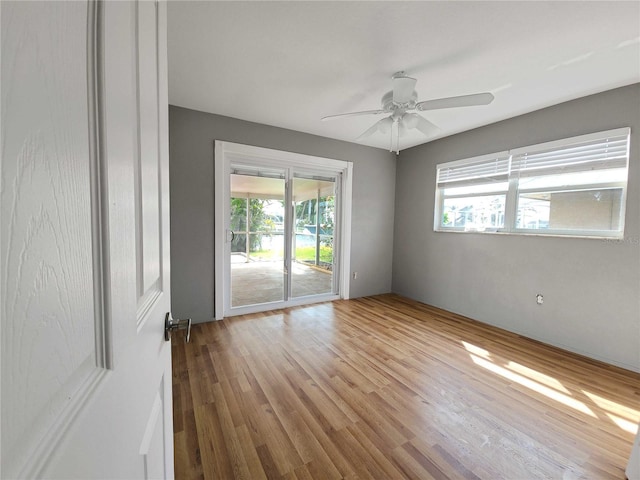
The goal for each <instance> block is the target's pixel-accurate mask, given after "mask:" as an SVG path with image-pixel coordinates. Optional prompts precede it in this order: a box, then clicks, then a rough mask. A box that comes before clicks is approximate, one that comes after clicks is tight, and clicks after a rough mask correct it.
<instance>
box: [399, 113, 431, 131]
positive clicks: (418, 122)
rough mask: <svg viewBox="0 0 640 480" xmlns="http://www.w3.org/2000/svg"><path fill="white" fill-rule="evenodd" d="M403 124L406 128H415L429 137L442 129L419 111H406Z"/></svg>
mask: <svg viewBox="0 0 640 480" xmlns="http://www.w3.org/2000/svg"><path fill="white" fill-rule="evenodd" d="M402 125H403V126H404V127H405V128H406V129H412V128H415V129H416V130H418V131H420V132H422V133H423V134H424V135H426V136H427V137H428V136H430V135H431V134H433V133H436V132H438V131H440V129H439V128H438V127H437V126H436V125H434V124H433V123H431V122H430V121H429V120H427V119H426V118H424V117H422V116H421V115H418V114H417V113H406V114H405V115H404V116H403V117H402Z"/></svg>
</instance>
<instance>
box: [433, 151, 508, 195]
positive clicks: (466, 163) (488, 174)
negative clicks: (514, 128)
mask: <svg viewBox="0 0 640 480" xmlns="http://www.w3.org/2000/svg"><path fill="white" fill-rule="evenodd" d="M437 170H438V177H437V182H438V187H443V186H445V184H446V186H447V187H449V186H462V185H470V184H477V183H490V182H495V181H502V182H504V181H506V180H507V178H508V176H509V153H508V152H500V153H495V154H490V155H483V156H481V157H473V158H468V159H464V160H458V161H456V162H449V163H445V164H441V165H438V166H437Z"/></svg>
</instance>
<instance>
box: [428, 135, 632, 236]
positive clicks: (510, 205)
mask: <svg viewBox="0 0 640 480" xmlns="http://www.w3.org/2000/svg"><path fill="white" fill-rule="evenodd" d="M630 136H631V128H630V127H623V128H616V129H612V130H605V131H601V132H594V133H589V134H586V135H579V136H574V137H569V138H564V139H559V140H554V141H550V142H544V143H539V144H534V145H529V146H526V147H518V148H514V149H511V150H507V151H500V152H496V153H491V154H486V155H480V156H476V157H469V158H465V159H461V160H455V161H452V162H446V163H441V164H437V165H436V186H435V206H434V218H433V229H434V231H435V232H453V233H493V234H508V235H533V236H552V237H577V238H600V239H602V238H608V239H622V238H624V228H625V217H626V198H627V189H628V183H629V161H630V155H629V154H630V146H631V141H630ZM611 137H626V158H625V162H624V163H625V165H624V170H625V180H624V181H612V182H605V183H589V184H588V183H583V184H576V185H564V186H555V187H544V186H543V187H537V188H531V189H520V188H519V186H520V185H519V182H520V179H521V177H520V171H518V170H517V169H514V165H513V159H514V157H515V156H516V155H521V154H523V153H524V152H530V153H532V154H536V152H550V151H553V152H555V151H556V150H553V149H557V151H561V150H562V149H566V148H570V146H571V145H579V144H582V143H586V142H590V141H598V140H602V141H605V140H606V139H608V138H611ZM504 156H507V157H508V164H509V167H508V173H507V184H508V186H507V190H506V191H504V190H500V189H496V190H494V191H488V192H481V193H469V194H457V195H445V193H444V190H445V186H444V185H446V182H447V181H446V180H445V181H444V183H441V182H440V175H441V172H442V171H444V170H445V169H451V168H460V167H462V168H463V167H464V166H465V165H478V164H482V162H483V161H487V162H491V161H492V160H493V159H496V158H503V157H504ZM606 163H607V160H606V159H605V160H603V161H602V164H606ZM605 168H606V167H605ZM612 168H615V167H612ZM618 168H620V167H618ZM592 170H593V168H584V169H580V168H578V169H576V170H575V171H576V172H586V171H592ZM560 174H561V173H559V172H557V171H556V172H555V173H553V172H552V173H547V174H545V173H544V169H542V170H541V173H540V175H537V176H539V177H544V176H553V175H560ZM481 178H483V177H480V179H475V181H474V182H467V183H464V180H463V181H462V182H460V183H459V184H458V185H459V186H470V185H472V184H478V185H483V184H484V183H483V182H482V181H481ZM486 178H487V179H488V181H487V184H490V183H491V182H490V180H491V177H490V176H487V177H486ZM458 185H456V186H458ZM450 188H451V187H450ZM595 189H598V190H610V189H622V194H621V197H620V209H619V215H620V218H619V219H618V225H619V228H618V229H617V230H596V229H558V228H555V229H549V228H547V229H535V228H522V227H518V226H517V217H518V210H519V202H520V195H521V194H522V193H553V192H579V191H590V190H595ZM501 194H504V195H505V209H504V227H502V228H467V227H465V226H462V227H449V226H445V225H443V224H442V220H443V212H444V202H445V200H446V199H448V198H466V197H481V196H493V195H501Z"/></svg>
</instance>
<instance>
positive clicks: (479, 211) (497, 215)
mask: <svg viewBox="0 0 640 480" xmlns="http://www.w3.org/2000/svg"><path fill="white" fill-rule="evenodd" d="M505 200H506V195H483V196H476V197H462V198H445V199H444V202H443V208H442V220H441V221H442V223H441V226H442V227H450V228H453V227H458V228H459V227H463V228H464V229H465V230H474V231H484V230H487V229H496V228H503V227H504V205H505Z"/></svg>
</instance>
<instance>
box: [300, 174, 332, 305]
mask: <svg viewBox="0 0 640 480" xmlns="http://www.w3.org/2000/svg"><path fill="white" fill-rule="evenodd" d="M293 200H294V206H295V208H294V212H295V218H294V235H293V238H292V249H291V251H292V263H291V276H290V278H291V296H292V297H302V296H307V295H318V294H322V293H331V292H332V291H333V258H334V253H333V249H334V242H333V239H334V222H335V206H336V202H335V200H336V199H335V180H334V179H315V178H303V177H296V178H294V180H293Z"/></svg>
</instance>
